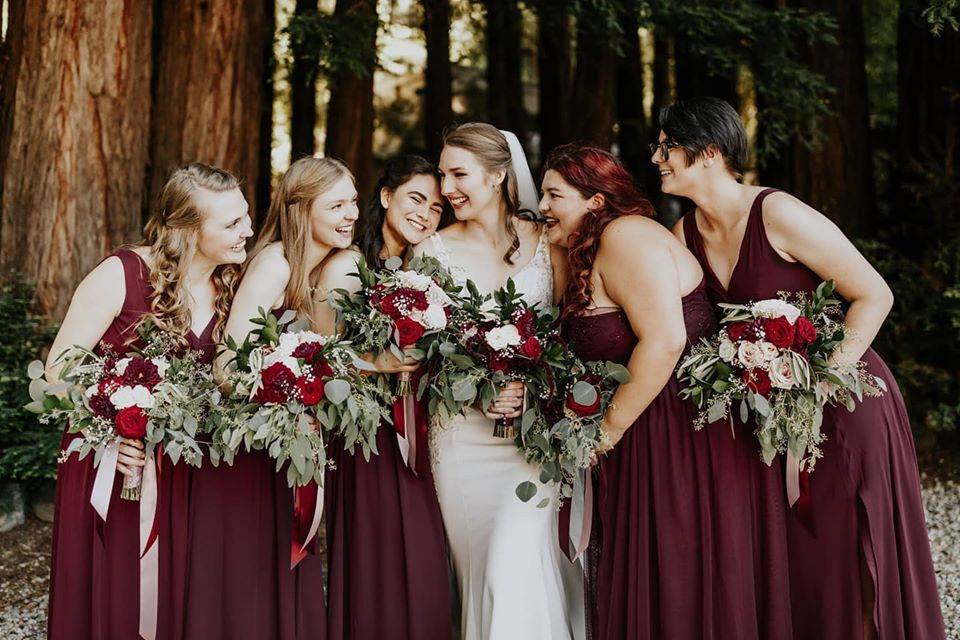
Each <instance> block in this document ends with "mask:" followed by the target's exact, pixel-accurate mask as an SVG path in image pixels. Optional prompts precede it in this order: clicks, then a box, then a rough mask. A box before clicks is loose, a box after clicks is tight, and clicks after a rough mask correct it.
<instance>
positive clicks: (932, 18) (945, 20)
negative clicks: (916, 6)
mask: <svg viewBox="0 0 960 640" xmlns="http://www.w3.org/2000/svg"><path fill="white" fill-rule="evenodd" d="M922 15H923V17H924V19H926V21H927V22H929V23H930V31H932V32H933V33H934V34H935V35H940V34H941V33H943V28H944V26H949V27H950V28H951V29H953V30H954V31H960V0H931V2H930V6H928V7H927V8H926V9H924V10H923V14H922Z"/></svg>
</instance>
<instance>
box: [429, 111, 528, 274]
mask: <svg viewBox="0 0 960 640" xmlns="http://www.w3.org/2000/svg"><path fill="white" fill-rule="evenodd" d="M448 145H449V146H451V147H457V148H458V149H464V150H466V151H469V152H470V153H472V154H473V155H474V156H476V158H477V160H478V161H479V162H480V165H481V166H482V167H483V168H484V170H486V171H487V173H496V172H498V171H504V172H505V173H506V177H505V178H504V179H503V182H502V183H501V184H500V189H499V191H500V198H501V202H502V205H503V208H504V209H505V213H506V216H505V217H504V220H503V226H504V229H505V230H506V232H507V235H508V236H509V237H510V240H511V244H510V248H509V249H507V252H506V253H505V254H503V260H504V262H506V263H507V264H513V255H514V254H515V253H516V252H517V250H518V249H519V248H520V237H519V236H518V235H517V229H516V227H515V226H514V223H513V218H514V216H516V215H517V214H518V213H519V212H520V192H519V190H518V188H517V174H516V172H515V171H514V170H513V161H512V158H511V156H510V144H509V143H508V142H507V139H506V137H504V135H503V134H502V133H500V130H499V129H497V128H496V127H495V126H493V125H491V124H487V123H486V122H467V123H466V124H461V125H458V126H455V127H452V128H450V129H448V130H447V131H445V132H444V134H443V146H445V147H446V146H448Z"/></svg>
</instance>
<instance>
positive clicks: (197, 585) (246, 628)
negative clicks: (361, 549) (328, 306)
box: [158, 310, 326, 640]
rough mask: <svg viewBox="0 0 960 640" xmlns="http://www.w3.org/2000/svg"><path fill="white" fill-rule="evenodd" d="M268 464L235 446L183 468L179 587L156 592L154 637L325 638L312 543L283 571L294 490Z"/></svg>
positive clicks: (262, 455)
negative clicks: (218, 457)
mask: <svg viewBox="0 0 960 640" xmlns="http://www.w3.org/2000/svg"><path fill="white" fill-rule="evenodd" d="M282 312H283V311H282V310H276V311H275V312H274V313H276V314H277V315H282ZM275 464H276V463H275V462H274V461H273V460H271V459H270V457H269V456H268V455H267V453H266V452H265V451H251V452H241V453H239V454H238V455H237V456H236V458H235V459H234V463H233V465H232V466H231V465H228V464H226V463H223V462H221V463H220V466H218V467H214V466H213V465H211V464H209V463H206V462H205V464H204V465H203V466H202V467H201V468H199V469H196V468H191V470H190V478H189V483H188V486H186V487H185V488H184V489H183V492H184V493H186V496H187V499H186V501H187V527H188V535H187V538H186V541H185V545H184V547H183V551H182V553H179V554H178V555H177V556H176V557H175V558H173V559H172V564H173V565H174V567H173V569H172V570H171V573H172V574H173V575H175V576H180V577H181V578H180V583H182V584H183V585H184V586H183V588H182V589H176V588H172V589H170V600H169V601H168V602H166V603H164V601H163V600H161V604H162V605H163V604H165V605H166V606H165V607H164V608H161V612H160V616H161V621H160V625H159V633H158V638H162V639H173V640H207V639H208V638H224V639H226V638H229V639H230V640H260V639H264V638H270V639H271V640H323V639H324V638H325V637H326V607H325V604H324V584H323V564H322V558H321V557H320V556H319V555H317V554H316V553H315V550H316V545H317V541H316V539H315V540H314V541H313V543H312V544H311V545H310V553H309V554H307V556H306V557H305V558H304V559H303V560H301V561H300V563H299V564H297V566H296V567H295V568H293V569H291V567H290V549H291V540H292V529H293V526H292V525H293V489H291V488H290V487H288V486H287V481H286V473H283V472H281V473H276V472H275V471H274V469H275ZM164 612H167V613H168V615H167V616H166V617H165V616H164Z"/></svg>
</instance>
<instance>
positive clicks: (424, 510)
mask: <svg viewBox="0 0 960 640" xmlns="http://www.w3.org/2000/svg"><path fill="white" fill-rule="evenodd" d="M414 388H416V384H414ZM416 417H417V422H418V424H419V425H420V426H421V429H420V430H419V434H420V435H419V438H418V441H419V442H418V444H419V446H418V447H417V465H416V468H417V474H418V475H414V473H413V471H411V470H410V469H409V468H408V467H407V465H406V464H405V463H404V461H403V458H402V456H401V455H400V449H399V446H398V444H397V436H396V432H395V430H394V427H393V425H391V424H388V423H384V424H382V425H381V427H380V429H379V431H378V433H377V450H378V451H379V454H378V455H373V456H371V458H370V460H369V461H366V460H364V458H363V454H362V453H361V452H360V451H359V449H358V450H356V451H355V453H354V454H350V453H348V452H346V451H344V449H343V444H342V441H341V440H339V439H334V440H332V441H331V442H330V446H329V450H330V457H331V459H332V460H333V461H334V462H335V464H336V467H335V469H333V470H331V471H330V472H329V473H328V474H327V479H326V483H325V484H326V486H325V489H324V493H325V499H326V505H327V506H326V510H325V517H326V520H327V560H328V571H329V578H330V587H329V602H328V616H329V621H328V626H327V638H328V640H375V639H381V638H382V639H385V640H434V639H442V638H450V636H451V633H452V629H453V622H452V620H451V595H450V589H451V586H450V585H451V578H450V570H449V562H448V559H447V558H448V556H447V544H446V538H445V536H444V530H443V520H442V519H441V517H440V506H439V504H438V502H437V493H436V489H435V488H434V486H433V478H432V477H431V475H430V461H429V458H428V455H427V438H426V429H425V428H424V427H425V424H426V423H425V419H426V417H425V414H424V411H423V406H422V404H421V403H418V405H417V407H416Z"/></svg>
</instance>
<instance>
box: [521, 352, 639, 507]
mask: <svg viewBox="0 0 960 640" xmlns="http://www.w3.org/2000/svg"><path fill="white" fill-rule="evenodd" d="M556 371H557V372H558V375H557V394H556V397H554V398H551V399H549V400H548V401H546V402H544V403H543V406H542V407H541V411H540V412H539V413H537V414H534V413H533V412H527V413H526V414H524V416H523V419H522V420H521V426H520V433H519V434H518V435H517V438H516V445H517V448H518V449H519V450H520V453H522V454H523V456H524V458H525V459H526V460H527V462H530V463H532V464H535V465H537V466H538V467H539V468H540V482H542V483H544V484H546V483H548V482H555V483H558V484H559V485H560V496H561V499H562V498H569V497H570V496H571V495H572V494H573V488H574V485H575V483H576V482H577V479H578V477H579V476H580V473H581V472H583V471H586V470H588V469H589V468H590V465H591V463H592V460H593V459H594V457H595V456H596V453H597V451H598V450H599V449H600V448H601V447H602V446H603V444H604V439H605V434H604V433H603V431H602V430H601V424H602V422H603V415H604V413H606V410H607V407H608V406H609V405H610V401H611V399H612V398H613V394H614V392H616V390H617V387H618V386H620V385H621V384H623V383H625V382H629V380H630V372H629V371H627V369H626V367H624V366H623V365H620V364H617V363H615V362H587V363H584V362H581V361H580V359H578V358H577V357H576V356H574V355H572V354H566V356H565V357H564V358H563V363H562V366H561V367H560V368H558V369H556ZM516 493H517V497H519V498H520V499H521V500H523V501H524V502H528V501H529V500H530V499H531V498H533V497H534V496H535V495H536V493H537V485H536V484H535V483H533V482H530V481H526V482H523V483H521V484H520V485H519V486H518V487H517V490H516ZM548 503H549V498H544V499H543V500H541V501H540V503H539V504H538V505H537V506H538V507H545V506H546V505H547V504H548Z"/></svg>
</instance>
